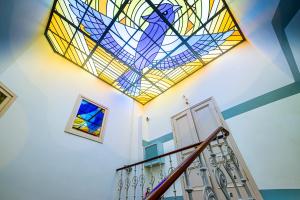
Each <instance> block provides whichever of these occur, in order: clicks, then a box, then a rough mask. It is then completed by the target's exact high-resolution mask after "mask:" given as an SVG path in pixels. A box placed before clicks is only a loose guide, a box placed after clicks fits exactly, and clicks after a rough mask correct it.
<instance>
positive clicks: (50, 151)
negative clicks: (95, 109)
mask: <svg viewBox="0 0 300 200" xmlns="http://www.w3.org/2000/svg"><path fill="white" fill-rule="evenodd" d="M0 80H1V82H3V83H4V84H5V85H6V86H8V87H9V88H10V89H11V90H12V91H14V92H15V93H16V94H17V96H18V97H17V99H16V101H15V102H14V104H13V105H12V106H11V107H10V109H9V110H8V111H7V113H5V115H4V116H3V117H1V119H0V199H3V200H18V199H20V200H41V199H42V200H47V199H49V200H50V199H57V200H59V199H61V200H62V199H74V200H75V199H78V200H82V199H89V200H93V199H95V200H96V199H97V200H98V199H112V195H113V191H114V189H113V185H114V176H115V169H116V168H118V167H121V166H123V165H124V164H128V162H129V161H130V151H131V149H130V146H131V140H132V138H131V132H132V129H133V126H134V125H133V121H137V119H136V115H135V112H134V110H133V107H134V104H135V103H134V102H133V100H132V99H130V98H128V97H127V96H125V95H124V94H122V93H120V92H118V91H117V90H115V89H113V88H112V87H111V86H109V85H107V84H105V83H104V82H102V81H99V80H98V79H97V78H95V77H93V76H92V75H90V74H88V73H87V72H85V71H83V70H82V69H80V68H79V67H77V66H75V65H74V64H71V63H70V62H68V61H66V60H65V59H64V58H62V57H60V56H59V55H57V54H55V53H54V52H53V51H52V49H51V47H50V45H49V44H48V43H47V41H46V38H45V37H44V36H43V35H42V33H41V34H39V36H38V37H37V38H36V39H35V40H33V42H32V45H31V46H29V47H28V48H27V49H26V51H24V52H23V54H22V55H21V56H20V57H18V58H17V59H16V61H15V62H13V64H12V65H11V66H9V67H8V68H7V69H6V70H5V71H4V72H3V73H1V74H0ZM79 94H82V95H84V96H86V97H89V98H91V99H93V100H94V101H96V102H98V103H100V104H103V105H105V106H107V107H108V108H109V114H108V119H107V124H106V130H105V137H104V143H103V144H100V143H97V142H93V141H90V140H87V139H84V138H81V137H77V136H74V135H71V134H68V133H65V132H64V128H65V126H66V123H67V120H68V118H69V116H70V114H71V112H72V109H73V106H74V103H75V100H76V98H77V96H78V95H79ZM137 107H138V106H137Z"/></svg>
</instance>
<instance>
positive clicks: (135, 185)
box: [132, 165, 138, 200]
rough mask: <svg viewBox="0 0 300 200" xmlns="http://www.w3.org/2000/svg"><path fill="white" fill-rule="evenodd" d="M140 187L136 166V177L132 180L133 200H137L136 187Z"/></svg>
mask: <svg viewBox="0 0 300 200" xmlns="http://www.w3.org/2000/svg"><path fill="white" fill-rule="evenodd" d="M137 185H138V179H137V176H136V165H135V166H134V176H133V178H132V187H133V199H134V200H135V193H136V187H137Z"/></svg>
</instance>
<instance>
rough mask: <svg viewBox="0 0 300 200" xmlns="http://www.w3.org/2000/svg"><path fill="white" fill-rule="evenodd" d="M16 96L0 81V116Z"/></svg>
mask: <svg viewBox="0 0 300 200" xmlns="http://www.w3.org/2000/svg"><path fill="white" fill-rule="evenodd" d="M16 98H17V96H16V95H15V93H13V92H12V91H11V90H10V89H8V88H7V87H6V86H5V85H4V84H3V83H2V82H0V117H1V116H3V115H4V113H5V112H6V111H7V109H8V108H9V107H10V105H11V104H12V103H13V102H14V101H15V99H16Z"/></svg>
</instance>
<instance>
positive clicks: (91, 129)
mask: <svg viewBox="0 0 300 200" xmlns="http://www.w3.org/2000/svg"><path fill="white" fill-rule="evenodd" d="M107 114H108V109H107V108H106V107H104V106H102V105H100V104H98V103H96V102H94V101H92V100H90V99H87V98H85V97H83V96H81V95H79V97H78V98H77V101H76V103H75V106H74V109H73V112H72V115H71V117H70V119H69V121H68V123H67V126H66V129H65V132H67V133H71V134H74V135H78V136H81V137H84V138H87V139H90V140H94V141H97V142H100V143H102V142H103V137H104V127H105V121H106V117H107Z"/></svg>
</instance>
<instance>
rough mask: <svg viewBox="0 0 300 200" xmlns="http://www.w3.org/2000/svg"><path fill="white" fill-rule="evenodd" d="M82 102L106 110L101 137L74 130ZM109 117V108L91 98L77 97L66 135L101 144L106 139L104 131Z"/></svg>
mask: <svg viewBox="0 0 300 200" xmlns="http://www.w3.org/2000/svg"><path fill="white" fill-rule="evenodd" d="M82 100H86V101H88V102H90V103H92V104H94V105H96V106H98V107H101V108H103V109H104V110H105V113H104V118H103V123H102V128H101V131H100V136H99V137H98V136H94V135H90V134H88V133H85V132H83V131H80V130H77V129H74V128H73V122H74V120H75V118H76V115H77V113H78V110H79V107H80V104H81V101H82ZM107 115H108V108H106V107H105V106H103V105H101V104H99V103H96V102H95V101H93V100H91V99H89V98H86V97H84V96H82V95H79V96H78V97H77V100H76V103H75V106H74V108H73V111H72V114H71V116H70V118H69V120H68V122H67V126H66V128H65V132H66V133H71V134H74V135H77V136H80V137H83V138H87V139H90V140H93V141H96V142H99V143H103V138H104V132H105V131H104V129H105V125H106V119H107Z"/></svg>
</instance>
